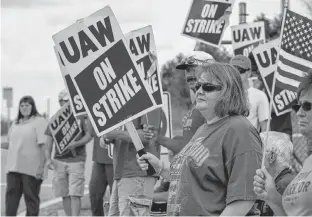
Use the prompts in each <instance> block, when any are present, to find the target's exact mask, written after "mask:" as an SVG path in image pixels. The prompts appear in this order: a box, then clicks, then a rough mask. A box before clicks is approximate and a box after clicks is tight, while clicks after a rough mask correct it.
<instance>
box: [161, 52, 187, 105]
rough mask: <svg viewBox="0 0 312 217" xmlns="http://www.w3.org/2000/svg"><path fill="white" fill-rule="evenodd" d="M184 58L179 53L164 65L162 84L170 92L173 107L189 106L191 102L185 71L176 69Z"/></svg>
mask: <svg viewBox="0 0 312 217" xmlns="http://www.w3.org/2000/svg"><path fill="white" fill-rule="evenodd" d="M183 58H184V57H183V55H182V54H178V55H177V56H176V57H175V58H174V59H172V60H168V61H167V62H166V63H165V64H164V65H163V66H162V69H161V73H162V85H163V89H164V91H168V92H170V94H171V101H172V106H173V107H182V108H188V107H189V106H190V104H191V101H190V93H189V88H188V85H187V83H186V81H185V77H184V72H183V71H182V70H178V69H176V66H177V65H178V64H179V63H180V62H181V61H182V60H183Z"/></svg>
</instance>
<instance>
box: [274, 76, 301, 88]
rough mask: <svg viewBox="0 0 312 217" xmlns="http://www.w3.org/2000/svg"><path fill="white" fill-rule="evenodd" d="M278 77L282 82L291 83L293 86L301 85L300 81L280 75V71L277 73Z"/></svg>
mask: <svg viewBox="0 0 312 217" xmlns="http://www.w3.org/2000/svg"><path fill="white" fill-rule="evenodd" d="M276 79H277V80H279V81H280V82H283V83H285V84H288V85H291V86H293V87H295V88H297V87H298V86H299V84H300V82H299V81H295V80H293V79H290V78H288V77H284V76H282V75H280V74H279V73H276Z"/></svg>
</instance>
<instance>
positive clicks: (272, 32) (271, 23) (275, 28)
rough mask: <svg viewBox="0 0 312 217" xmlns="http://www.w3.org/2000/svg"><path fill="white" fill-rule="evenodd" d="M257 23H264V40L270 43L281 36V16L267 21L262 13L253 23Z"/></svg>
mask: <svg viewBox="0 0 312 217" xmlns="http://www.w3.org/2000/svg"><path fill="white" fill-rule="evenodd" d="M258 21H263V22H264V28H265V38H266V39H267V41H271V40H273V39H275V38H278V37H279V35H280V34H281V28H282V21H283V17H282V14H279V15H277V16H275V17H274V18H273V19H269V18H267V17H266V15H265V14H264V13H261V14H260V15H259V16H257V17H256V19H255V20H254V22H258Z"/></svg>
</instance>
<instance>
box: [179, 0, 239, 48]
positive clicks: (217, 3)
mask: <svg viewBox="0 0 312 217" xmlns="http://www.w3.org/2000/svg"><path fill="white" fill-rule="evenodd" d="M233 2H234V0H193V2H192V4H191V7H190V9H189V12H188V15H187V18H186V21H185V24H184V25H183V30H182V35H184V36H186V37H190V38H193V39H195V40H197V41H199V42H203V43H206V44H208V45H211V46H214V47H219V45H220V43H221V41H222V36H223V33H224V30H225V28H226V26H224V25H225V20H224V19H225V18H224V15H225V14H226V13H230V12H229V11H230V10H229V8H230V9H231V7H232V4H233ZM219 19H222V20H223V21H222V22H219Z"/></svg>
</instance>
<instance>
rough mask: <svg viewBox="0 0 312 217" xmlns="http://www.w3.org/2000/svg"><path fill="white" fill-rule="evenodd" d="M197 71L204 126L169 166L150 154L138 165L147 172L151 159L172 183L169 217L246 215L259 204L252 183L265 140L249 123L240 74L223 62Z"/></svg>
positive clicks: (139, 161) (199, 106)
mask: <svg viewBox="0 0 312 217" xmlns="http://www.w3.org/2000/svg"><path fill="white" fill-rule="evenodd" d="M197 69H198V70H200V72H202V74H201V76H200V79H199V81H198V82H197V84H196V86H195V88H196V107H197V108H198V109H199V111H200V112H201V113H202V115H203V116H204V117H205V118H206V123H205V124H203V125H202V126H201V127H200V128H199V129H198V130H197V132H196V133H195V135H194V136H193V138H192V139H191V140H190V142H189V143H188V144H187V145H186V146H185V147H184V148H183V149H182V150H181V151H180V152H179V153H178V154H177V155H176V156H175V157H174V158H173V160H172V162H171V165H170V166H169V165H165V164H164V162H162V161H160V160H159V159H157V158H156V157H155V156H153V155H152V154H150V153H147V154H146V155H143V156H141V157H140V158H138V163H139V164H140V166H141V168H142V169H143V170H146V169H147V164H146V163H145V161H144V159H147V160H148V161H149V162H150V163H151V164H152V165H153V166H154V168H155V170H156V171H158V173H159V174H160V175H161V176H163V177H164V178H170V187H169V198H168V202H167V204H168V205H167V214H168V215H170V216H174V215H180V216H190V215H196V216H200V215H204V216H209V215H215V216H217V215H226V216H243V215H246V214H247V213H248V211H249V210H250V208H251V207H252V205H253V204H254V202H255V201H256V200H257V196H256V195H255V193H254V192H253V185H252V180H253V176H254V174H255V169H257V168H260V166H261V159H262V151H261V146H262V143H261V138H260V136H259V134H258V132H257V130H256V129H255V128H254V127H253V126H252V125H251V123H250V122H249V121H248V119H247V118H246V116H248V101H247V95H246V92H245V91H244V88H243V84H242V80H241V77H240V74H239V72H238V71H237V70H236V69H235V68H234V67H233V66H230V65H228V64H221V63H210V64H204V65H202V66H199V67H198V68H197Z"/></svg>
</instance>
